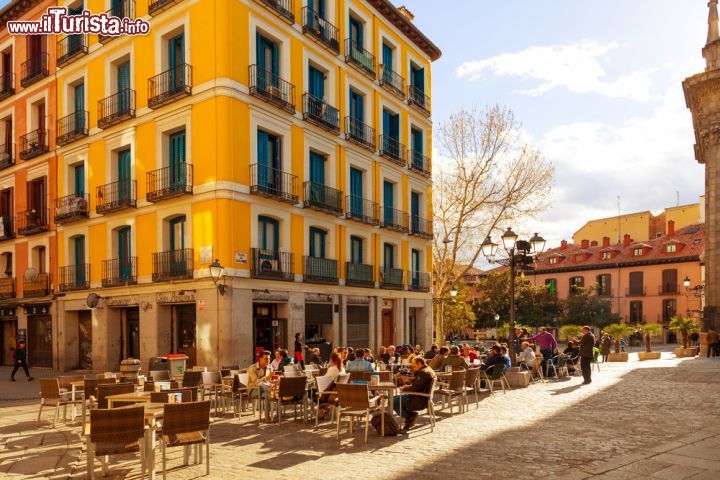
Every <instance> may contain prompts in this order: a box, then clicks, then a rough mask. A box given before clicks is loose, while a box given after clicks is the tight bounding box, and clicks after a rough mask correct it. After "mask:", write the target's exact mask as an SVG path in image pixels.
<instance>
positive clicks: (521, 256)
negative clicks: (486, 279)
mask: <svg viewBox="0 0 720 480" xmlns="http://www.w3.org/2000/svg"><path fill="white" fill-rule="evenodd" d="M500 239H501V240H502V242H503V248H504V249H505V252H507V255H508V258H507V260H495V254H496V253H497V249H498V244H497V243H493V241H492V240H491V239H490V236H488V237H487V238H485V241H484V242H483V243H482V244H481V245H480V249H481V250H482V253H483V255H485V258H487V260H488V261H489V262H490V263H499V264H502V265H507V266H509V267H510V315H509V319H508V320H509V334H508V336H511V338H510V341H509V342H508V353H509V355H510V362H511V364H512V365H513V366H515V364H516V363H517V360H516V358H515V338H514V337H515V276H516V267H517V264H518V263H520V267H521V269H524V268H525V265H526V260H527V259H530V258H531V255H536V254H538V253H541V252H542V251H543V250H545V239H544V238H542V237H541V236H540V235H539V234H537V233H535V235H534V236H533V237H532V238H531V239H530V240H529V241H525V240H518V235H517V234H516V233H515V232H513V231H512V229H511V228H509V227H508V229H507V230H506V231H505V233H503V234H502V237H500Z"/></svg>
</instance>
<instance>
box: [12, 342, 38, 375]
mask: <svg viewBox="0 0 720 480" xmlns="http://www.w3.org/2000/svg"><path fill="white" fill-rule="evenodd" d="M13 360H15V368H13V371H12V373H11V374H10V381H13V382H14V381H15V374H16V373H17V371H18V370H20V367H22V369H23V370H24V371H25V376H26V377H27V379H28V382H31V381H32V380H33V377H31V376H30V371H28V366H27V350H26V349H25V342H20V343H19V344H18V346H17V348H16V349H15V352H14V353H13Z"/></svg>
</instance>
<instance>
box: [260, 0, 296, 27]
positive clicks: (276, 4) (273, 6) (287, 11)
mask: <svg viewBox="0 0 720 480" xmlns="http://www.w3.org/2000/svg"><path fill="white" fill-rule="evenodd" d="M255 1H256V2H258V3H260V4H261V5H265V6H266V7H267V8H268V9H269V10H270V11H271V12H273V13H274V14H275V15H277V16H278V17H280V18H281V19H283V20H285V21H286V22H287V23H289V24H290V25H292V24H293V23H295V13H294V12H295V2H294V1H293V0H255Z"/></svg>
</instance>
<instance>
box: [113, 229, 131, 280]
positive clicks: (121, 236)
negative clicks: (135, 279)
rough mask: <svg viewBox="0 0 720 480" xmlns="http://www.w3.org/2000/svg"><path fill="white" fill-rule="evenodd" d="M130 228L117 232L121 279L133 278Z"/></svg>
mask: <svg viewBox="0 0 720 480" xmlns="http://www.w3.org/2000/svg"><path fill="white" fill-rule="evenodd" d="M130 234H131V230H130V227H122V228H119V229H118V230H117V233H116V238H117V256H118V274H119V277H120V278H123V279H126V278H132V273H133V271H132V242H131V237H130Z"/></svg>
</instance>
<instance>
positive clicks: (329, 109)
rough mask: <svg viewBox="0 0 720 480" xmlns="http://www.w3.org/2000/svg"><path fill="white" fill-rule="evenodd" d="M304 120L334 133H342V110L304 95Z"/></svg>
mask: <svg viewBox="0 0 720 480" xmlns="http://www.w3.org/2000/svg"><path fill="white" fill-rule="evenodd" d="M303 119H305V120H307V121H308V122H310V123H312V124H314V125H317V126H318V127H320V128H324V129H325V130H328V131H330V132H333V133H340V110H338V109H337V108H335V107H333V106H331V105H328V104H327V103H326V102H325V101H323V100H321V99H319V98H317V97H313V96H312V95H310V94H309V93H305V94H303Z"/></svg>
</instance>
